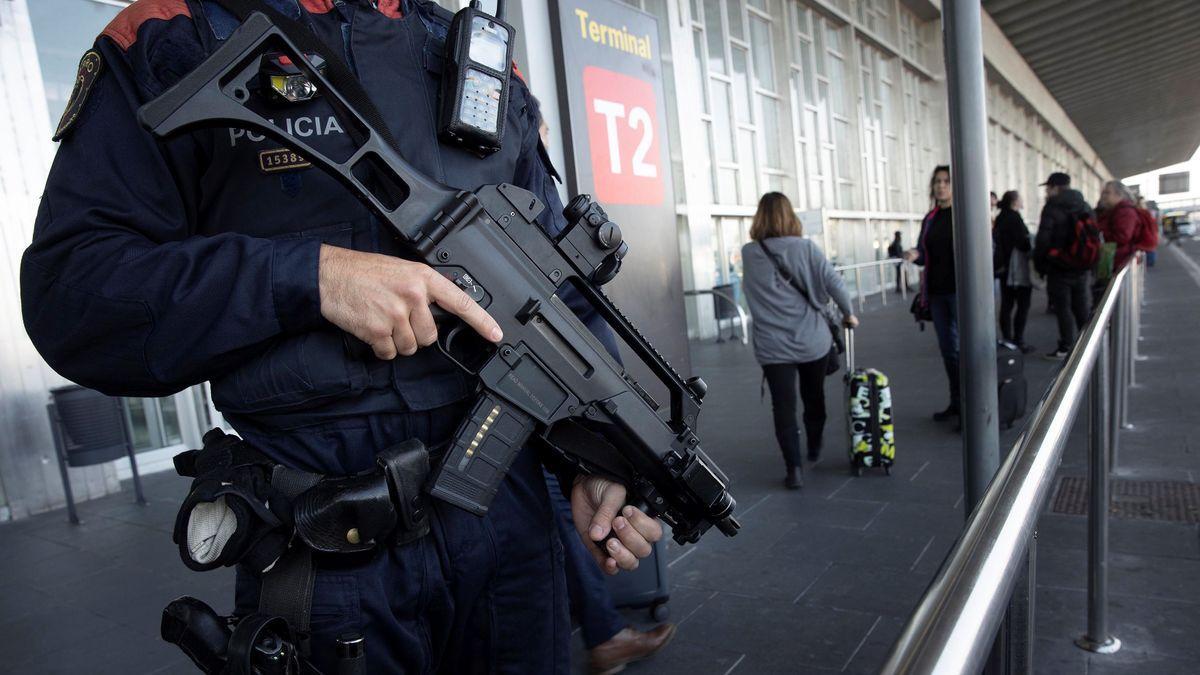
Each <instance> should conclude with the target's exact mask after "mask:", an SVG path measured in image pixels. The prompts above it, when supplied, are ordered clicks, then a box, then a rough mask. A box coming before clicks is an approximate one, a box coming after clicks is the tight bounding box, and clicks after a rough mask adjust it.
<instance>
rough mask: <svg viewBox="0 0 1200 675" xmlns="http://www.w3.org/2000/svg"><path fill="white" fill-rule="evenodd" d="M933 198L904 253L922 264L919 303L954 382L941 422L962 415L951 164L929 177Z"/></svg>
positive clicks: (936, 415) (939, 417)
mask: <svg viewBox="0 0 1200 675" xmlns="http://www.w3.org/2000/svg"><path fill="white" fill-rule="evenodd" d="M929 199H930V201H932V202H933V208H932V209H931V210H930V211H929V213H927V214H925V218H924V220H922V221H921V236H920V237H919V238H918V239H917V247H916V248H914V249H910V250H908V251H906V252H905V253H904V259H905V260H906V261H908V262H911V263H914V264H916V265H920V266H921V267H923V268H924V269H923V270H922V271H921V293H920V295H919V296H918V299H917V304H918V305H919V306H920V307H921V308H922V309H924V310H927V311H928V314H929V317H930V318H931V319H932V320H933V330H934V332H935V333H936V334H937V341H938V349H939V350H940V351H941V352H942V364H943V365H944V366H945V368H946V379H947V380H948V384H949V385H950V405H949V406H947V407H946V409H945V410H942V411H939V412H936V413H934V414H933V419H934V420H936V421H938V422H944V421H947V420H957V419H958V417H959V408H960V405H959V404H960V396H959V374H958V286H957V282H956V280H955V278H954V219H953V216H952V215H951V207H952V206H953V190H952V186H951V182H950V167H949V166H946V165H941V166H938V167H937V168H935V169H934V170H933V175H932V176H931V177H930V178H929Z"/></svg>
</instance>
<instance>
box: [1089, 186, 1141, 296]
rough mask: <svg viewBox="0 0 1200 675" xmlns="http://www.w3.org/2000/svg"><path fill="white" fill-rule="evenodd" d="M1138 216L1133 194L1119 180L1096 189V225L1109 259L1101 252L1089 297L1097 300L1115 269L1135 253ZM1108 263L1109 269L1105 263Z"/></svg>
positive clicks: (1120, 266) (1117, 269) (1118, 268)
mask: <svg viewBox="0 0 1200 675" xmlns="http://www.w3.org/2000/svg"><path fill="white" fill-rule="evenodd" d="M1139 224H1140V218H1139V215H1138V209H1137V207H1136V206H1134V203H1133V195H1132V194H1131V193H1130V192H1129V189H1128V188H1126V187H1125V186H1124V185H1123V184H1122V183H1121V182H1120V181H1116V180H1110V181H1108V182H1107V183H1105V184H1104V189H1103V190H1102V191H1101V192H1100V201H1099V203H1097V204H1096V226H1097V227H1099V228H1100V235H1101V236H1103V237H1104V245H1105V247H1106V248H1107V247H1111V248H1112V259H1111V260H1106V259H1105V258H1107V256H1102V258H1101V261H1100V265H1099V267H1098V268H1097V271H1096V279H1095V281H1094V282H1093V284H1092V300H1093V301H1094V302H1099V301H1100V296H1101V295H1103V294H1104V288H1105V287H1106V286H1107V285H1108V282H1109V280H1110V279H1112V277H1113V275H1115V274H1116V273H1117V272H1120V271H1121V269H1122V268H1123V267H1125V265H1127V264H1129V259H1130V258H1132V257H1133V256H1134V254H1136V253H1137V249H1135V248H1134V242H1135V240H1136V239H1137V237H1138V227H1139ZM1110 263H1111V269H1109V264H1110Z"/></svg>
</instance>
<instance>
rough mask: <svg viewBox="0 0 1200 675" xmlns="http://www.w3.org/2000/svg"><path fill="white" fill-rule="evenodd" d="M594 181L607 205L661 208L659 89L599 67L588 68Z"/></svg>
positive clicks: (586, 96)
mask: <svg viewBox="0 0 1200 675" xmlns="http://www.w3.org/2000/svg"><path fill="white" fill-rule="evenodd" d="M583 98H584V102H585V104H586V107H587V129H588V149H589V150H590V151H591V156H592V180H593V182H594V183H595V188H596V198H597V199H599V200H600V202H601V203H602V204H662V203H663V197H664V195H663V175H662V174H663V172H662V170H661V167H660V154H661V153H660V151H659V147H658V146H659V138H660V137H661V136H662V132H661V129H659V128H658V126H657V125H656V124H655V120H657V119H658V112H657V111H658V106H657V104H656V102H655V96H654V85H652V84H651V83H650V82H647V81H646V80H643V79H639V78H636V77H630V76H628V75H622V74H621V73H615V72H613V71H611V70H606V69H604V68H600V67H598V66H587V67H585V68H584V69H583Z"/></svg>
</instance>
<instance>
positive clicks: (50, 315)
mask: <svg viewBox="0 0 1200 675" xmlns="http://www.w3.org/2000/svg"><path fill="white" fill-rule="evenodd" d="M97 51H99V52H100V54H101V58H102V61H103V70H102V72H101V75H100V76H99V77H98V78H97V80H96V82H95V83H94V85H93V87H92V91H91V93H90V95H89V97H88V100H87V101H86V103H85V105H84V107H83V109H82V111H81V114H80V117H79V119H78V120H77V121H76V123H75V126H74V128H73V129H71V130H70V132H69V134H68V135H67V136H66V138H65V139H64V140H63V141H62V143H61V144H60V146H59V149H58V154H57V156H56V158H55V160H54V164H53V167H52V168H51V170H50V175H49V178H48V180H47V183H46V189H45V193H44V195H43V197H42V202H41V205H40V208H39V211H38V216H37V222H36V224H35V226H34V235H33V242H32V244H31V245H30V246H29V248H28V249H27V250H26V251H25V255H24V257H23V259H22V263H21V303H22V312H23V315H24V320H25V326H26V329H27V330H28V332H29V335H30V337H31V338H32V340H33V343H34V345H35V346H36V347H37V349H38V351H39V352H40V353H41V354H42V356H43V357H44V358H45V359H46V361H47V362H48V363H49V364H50V365H51V367H53V368H54V369H55V370H56V371H57V372H59V373H60V374H62V375H63V376H65V377H67V378H68V379H71V380H73V381H75V382H78V383H79V384H82V385H85V386H88V387H92V388H95V389H98V390H100V391H103V392H105V393H108V394H111V395H123V396H161V395H166V394H170V393H173V392H176V391H179V390H181V389H183V388H185V387H187V386H189V385H192V384H195V383H198V382H202V381H204V380H208V379H211V378H213V377H214V376H216V375H218V374H220V373H221V372H223V371H224V370H226V369H228V368H229V367H231V366H233V365H235V364H236V363H238V362H240V361H241V360H242V359H243V358H245V357H246V356H249V355H250V354H252V353H253V352H254V350H255V347H256V346H259V345H261V344H262V343H264V342H265V341H267V340H269V339H271V338H272V337H275V336H277V335H280V334H282V333H288V332H300V331H304V330H307V329H310V328H312V327H314V326H316V325H319V323H320V322H321V321H322V319H321V317H320V300H319V294H318V290H317V264H318V258H319V250H320V243H319V242H316V241H272V240H267V239H260V238H254V237H249V236H243V235H238V234H222V235H219V236H212V237H204V236H197V235H196V233H195V221H196V214H195V213H194V210H195V209H194V208H189V206H188V204H189V203H192V204H194V203H195V200H194V199H185V194H188V193H189V191H190V193H191V194H193V195H194V193H195V192H196V188H195V187H194V186H195V176H196V175H198V173H199V171H200V169H201V167H200V166H199V164H200V162H201V161H202V160H201V159H200V156H201V155H200V153H198V149H197V148H196V147H195V145H194V142H193V141H192V140H191V139H190V138H189V137H186V136H185V137H181V138H179V139H176V140H172V141H169V142H167V143H159V142H158V141H156V140H155V139H154V138H153V137H152V136H151V135H150V134H149V133H148V132H146V131H144V130H143V129H141V127H140V126H139V125H138V123H137V120H136V113H137V108H138V106H139V105H140V104H141V103H143V102H144V101H145V100H147V99H149V98H150V97H151V96H152V94H153V93H155V91H154V90H155V86H154V84H153V82H152V78H151V77H149V76H146V75H138V74H136V73H135V69H134V68H133V67H131V65H130V62H129V61H127V59H126V54H125V53H124V52H123V51H121V50H120V49H119V48H118V47H117V46H116V45H115V44H113V43H112V42H111V41H109V40H108V39H107V38H103V37H102V38H101V39H100V40H99V41H98V42H97ZM189 185H190V186H191V187H189Z"/></svg>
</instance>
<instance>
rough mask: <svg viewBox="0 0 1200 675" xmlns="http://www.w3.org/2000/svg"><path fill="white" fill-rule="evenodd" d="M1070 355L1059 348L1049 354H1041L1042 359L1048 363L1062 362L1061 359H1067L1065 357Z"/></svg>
mask: <svg viewBox="0 0 1200 675" xmlns="http://www.w3.org/2000/svg"><path fill="white" fill-rule="evenodd" d="M1070 354H1071V352H1068V351H1067V350H1065V349H1063V348H1061V347H1059V348H1058V349H1056V350H1054V351H1052V352H1050V353H1049V354H1042V358H1044V359H1047V360H1049V361H1062V360H1063V359H1065V358H1067V356H1069V355H1070Z"/></svg>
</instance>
